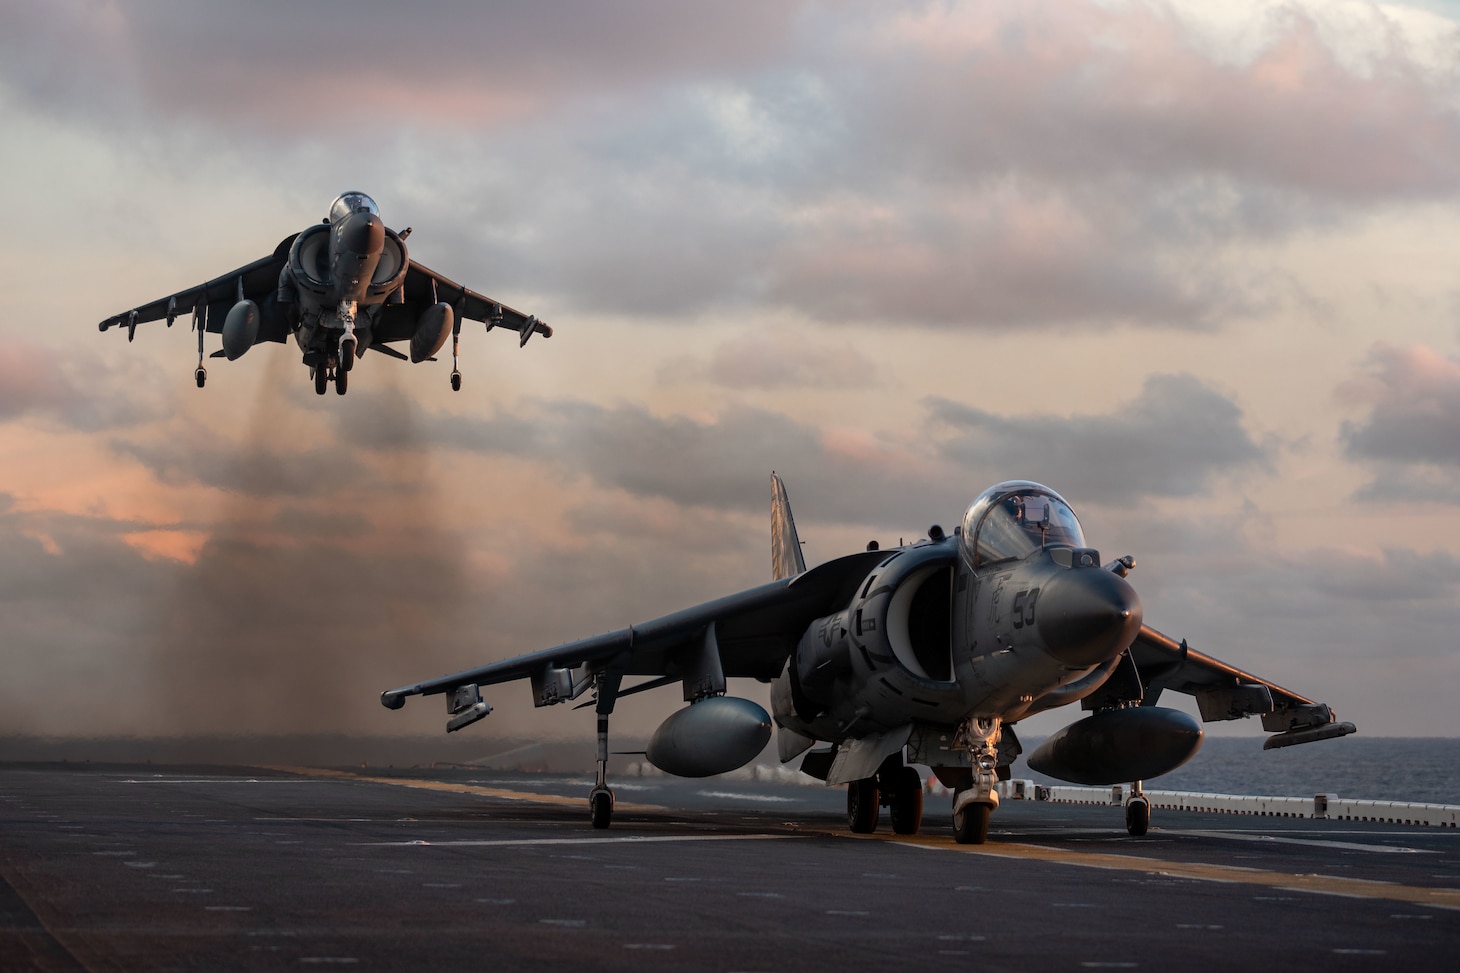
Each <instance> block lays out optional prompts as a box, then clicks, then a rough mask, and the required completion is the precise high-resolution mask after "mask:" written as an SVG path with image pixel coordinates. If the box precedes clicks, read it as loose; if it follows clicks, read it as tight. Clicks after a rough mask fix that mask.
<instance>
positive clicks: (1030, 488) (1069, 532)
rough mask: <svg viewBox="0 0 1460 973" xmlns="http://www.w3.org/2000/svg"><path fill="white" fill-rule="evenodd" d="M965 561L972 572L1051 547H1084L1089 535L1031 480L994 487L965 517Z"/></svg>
mask: <svg viewBox="0 0 1460 973" xmlns="http://www.w3.org/2000/svg"><path fill="white" fill-rule="evenodd" d="M960 543H961V545H962V547H963V554H964V557H965V558H967V559H968V560H969V561H970V562H971V563H972V564H973V566H974V567H979V566H980V565H984V564H991V563H993V562H995V561H1008V560H1012V559H1016V558H1023V557H1027V556H1028V555H1029V554H1031V553H1033V552H1034V551H1037V550H1040V549H1041V548H1047V547H1084V546H1085V534H1084V531H1082V530H1081V529H1080V521H1079V519H1078V518H1077V517H1076V516H1075V512H1074V511H1073V510H1071V509H1070V505H1069V504H1067V503H1065V501H1064V499H1063V498H1062V497H1061V496H1060V495H1059V494H1057V493H1055V492H1054V491H1053V490H1051V489H1049V488H1048V487H1046V486H1041V485H1040V484H1038V483H1032V482H1030V481H1028V480H1010V481H1008V482H1006V483H1000V484H998V485H997V486H993V487H990V488H989V489H987V490H985V491H984V492H983V493H982V494H980V496H979V498H978V499H977V500H975V501H974V502H973V505H972V506H971V507H969V508H968V513H966V514H964V515H963V539H962V541H961V542H960Z"/></svg>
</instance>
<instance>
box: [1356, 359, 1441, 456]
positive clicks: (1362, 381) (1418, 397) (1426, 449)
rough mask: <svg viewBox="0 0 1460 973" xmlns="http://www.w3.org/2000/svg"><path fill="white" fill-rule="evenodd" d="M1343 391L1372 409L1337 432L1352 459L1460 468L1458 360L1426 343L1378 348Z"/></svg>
mask: <svg viewBox="0 0 1460 973" xmlns="http://www.w3.org/2000/svg"><path fill="white" fill-rule="evenodd" d="M1363 368H1364V372H1365V374H1364V375H1363V376H1362V377H1361V378H1359V379H1356V380H1354V381H1351V382H1349V383H1347V384H1346V385H1345V387H1344V389H1342V390H1341V391H1342V393H1343V394H1344V396H1345V397H1346V398H1348V399H1352V400H1355V401H1359V402H1363V403H1365V404H1367V405H1368V406H1369V414H1368V415H1367V416H1366V417H1365V418H1363V419H1362V420H1360V421H1357V422H1345V423H1344V424H1343V426H1342V427H1341V429H1340V431H1339V439H1340V441H1341V442H1342V443H1343V447H1344V451H1345V452H1346V453H1347V455H1348V456H1349V457H1351V458H1353V459H1356V460H1360V461H1365V462H1376V463H1394V464H1399V465H1411V464H1414V465H1420V466H1439V467H1460V362H1457V361H1455V360H1453V359H1448V358H1444V357H1442V356H1441V355H1439V354H1438V353H1436V352H1435V351H1434V350H1432V349H1430V348H1427V347H1424V346H1422V345H1411V346H1408V347H1403V348H1400V347H1395V346H1393V345H1377V346H1375V347H1374V348H1373V349H1372V350H1371V351H1370V352H1369V356H1368V358H1367V359H1366V360H1365V362H1364V366H1363Z"/></svg>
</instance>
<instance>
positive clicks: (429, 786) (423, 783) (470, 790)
mask: <svg viewBox="0 0 1460 973" xmlns="http://www.w3.org/2000/svg"><path fill="white" fill-rule="evenodd" d="M261 769H263V770H273V771H278V772H280V773H285V774H301V775H303V776H306V777H332V778H336V779H339V780H354V781H360V782H363V783H366V784H390V785H393V786H395V787H411V788H414V789H416V790H422V791H439V792H442V793H447V794H474V795H476V796H477V797H495V798H497V799H498V800H503V801H525V802H528V803H531V804H552V805H556V806H558V807H576V808H582V809H584V810H587V808H588V795H586V794H585V795H583V796H582V797H566V796H564V795H562V794H534V793H531V792H529V791H509V790H506V789H504V788H500V787H482V786H481V785H479V784H451V783H447V782H446V781H440V780H413V779H410V778H406V777H372V776H370V775H368V774H357V773H353V772H352V771H348V770H327V769H324V768H321V767H263V768H261ZM613 807H614V810H615V811H668V810H670V809H669V808H666V807H661V806H659V805H658V804H633V803H630V802H628V801H620V800H618V799H617V798H614V802H613Z"/></svg>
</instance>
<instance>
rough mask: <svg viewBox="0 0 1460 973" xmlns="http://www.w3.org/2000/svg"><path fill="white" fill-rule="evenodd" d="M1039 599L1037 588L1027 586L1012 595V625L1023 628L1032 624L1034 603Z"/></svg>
mask: <svg viewBox="0 0 1460 973" xmlns="http://www.w3.org/2000/svg"><path fill="white" fill-rule="evenodd" d="M1038 601H1039V589H1038V588H1029V589H1027V590H1025V591H1021V592H1019V593H1018V594H1017V595H1015V596H1014V604H1013V606H1012V607H1013V609H1014V627H1015V628H1023V627H1024V626H1025V625H1033V624H1034V605H1035V603H1036V602H1038Z"/></svg>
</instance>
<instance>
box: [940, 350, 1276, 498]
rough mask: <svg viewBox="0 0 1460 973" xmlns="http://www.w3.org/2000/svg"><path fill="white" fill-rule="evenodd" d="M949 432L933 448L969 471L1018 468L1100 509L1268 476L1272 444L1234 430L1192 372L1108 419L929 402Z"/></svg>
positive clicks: (1229, 411) (1225, 403) (1156, 386)
mask: <svg viewBox="0 0 1460 973" xmlns="http://www.w3.org/2000/svg"><path fill="white" fill-rule="evenodd" d="M929 404H930V408H931V409H932V413H933V416H934V418H935V419H936V420H937V421H938V422H939V423H941V424H942V425H943V426H944V427H945V428H946V429H947V430H948V432H949V433H950V436H949V437H948V438H946V439H944V440H943V441H942V445H941V450H942V452H943V454H944V455H945V456H946V457H947V458H948V459H949V460H950V461H952V462H954V463H956V464H959V465H960V466H963V467H965V468H969V469H974V470H985V469H1000V468H1002V469H1017V470H1021V471H1024V472H1022V473H1021V474H1020V475H1021V476H1027V477H1029V478H1032V479H1036V480H1040V481H1041V482H1047V483H1049V484H1050V485H1061V486H1059V489H1061V490H1065V491H1069V492H1070V493H1071V494H1072V495H1078V496H1080V497H1082V498H1088V499H1091V500H1096V501H1099V502H1104V503H1119V502H1123V501H1128V500H1130V499H1131V498H1134V497H1139V496H1172V497H1184V496H1192V495H1195V494H1200V493H1204V492H1205V491H1206V490H1207V489H1208V488H1209V487H1210V485H1211V483H1212V481H1213V480H1214V479H1216V478H1218V477H1220V476H1224V475H1231V474H1237V473H1243V472H1248V471H1251V470H1265V469H1270V467H1271V462H1272V459H1273V452H1274V447H1273V446H1272V445H1268V444H1261V443H1259V442H1257V441H1256V440H1254V439H1253V437H1252V436H1251V435H1250V434H1249V433H1248V432H1247V430H1246V429H1244V428H1243V426H1242V412H1241V410H1240V409H1239V408H1238V407H1237V405H1236V404H1235V403H1234V402H1232V400H1230V399H1228V398H1227V397H1225V396H1223V395H1221V394H1220V393H1218V392H1216V391H1214V390H1213V389H1210V388H1208V387H1207V386H1205V385H1203V384H1202V383H1201V382H1200V381H1199V380H1198V379H1196V378H1194V377H1192V376H1190V375H1153V376H1151V377H1150V378H1148V379H1147V380H1146V384H1145V387H1144V388H1143V389H1142V390H1141V394H1140V395H1139V396H1138V397H1137V398H1135V399H1134V400H1132V401H1131V402H1130V403H1128V404H1127V405H1125V406H1122V407H1121V408H1119V409H1117V410H1116V411H1114V412H1112V413H1110V414H1108V415H1093V416H1088V415H1087V416H1069V417H1059V416H1049V415H1017V414H1016V415H1007V416H1006V415H997V414H994V413H991V412H986V411H984V410H982V409H975V408H972V407H970V406H966V405H961V404H959V403H956V402H949V401H947V400H943V399H932V400H930V403H929Z"/></svg>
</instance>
